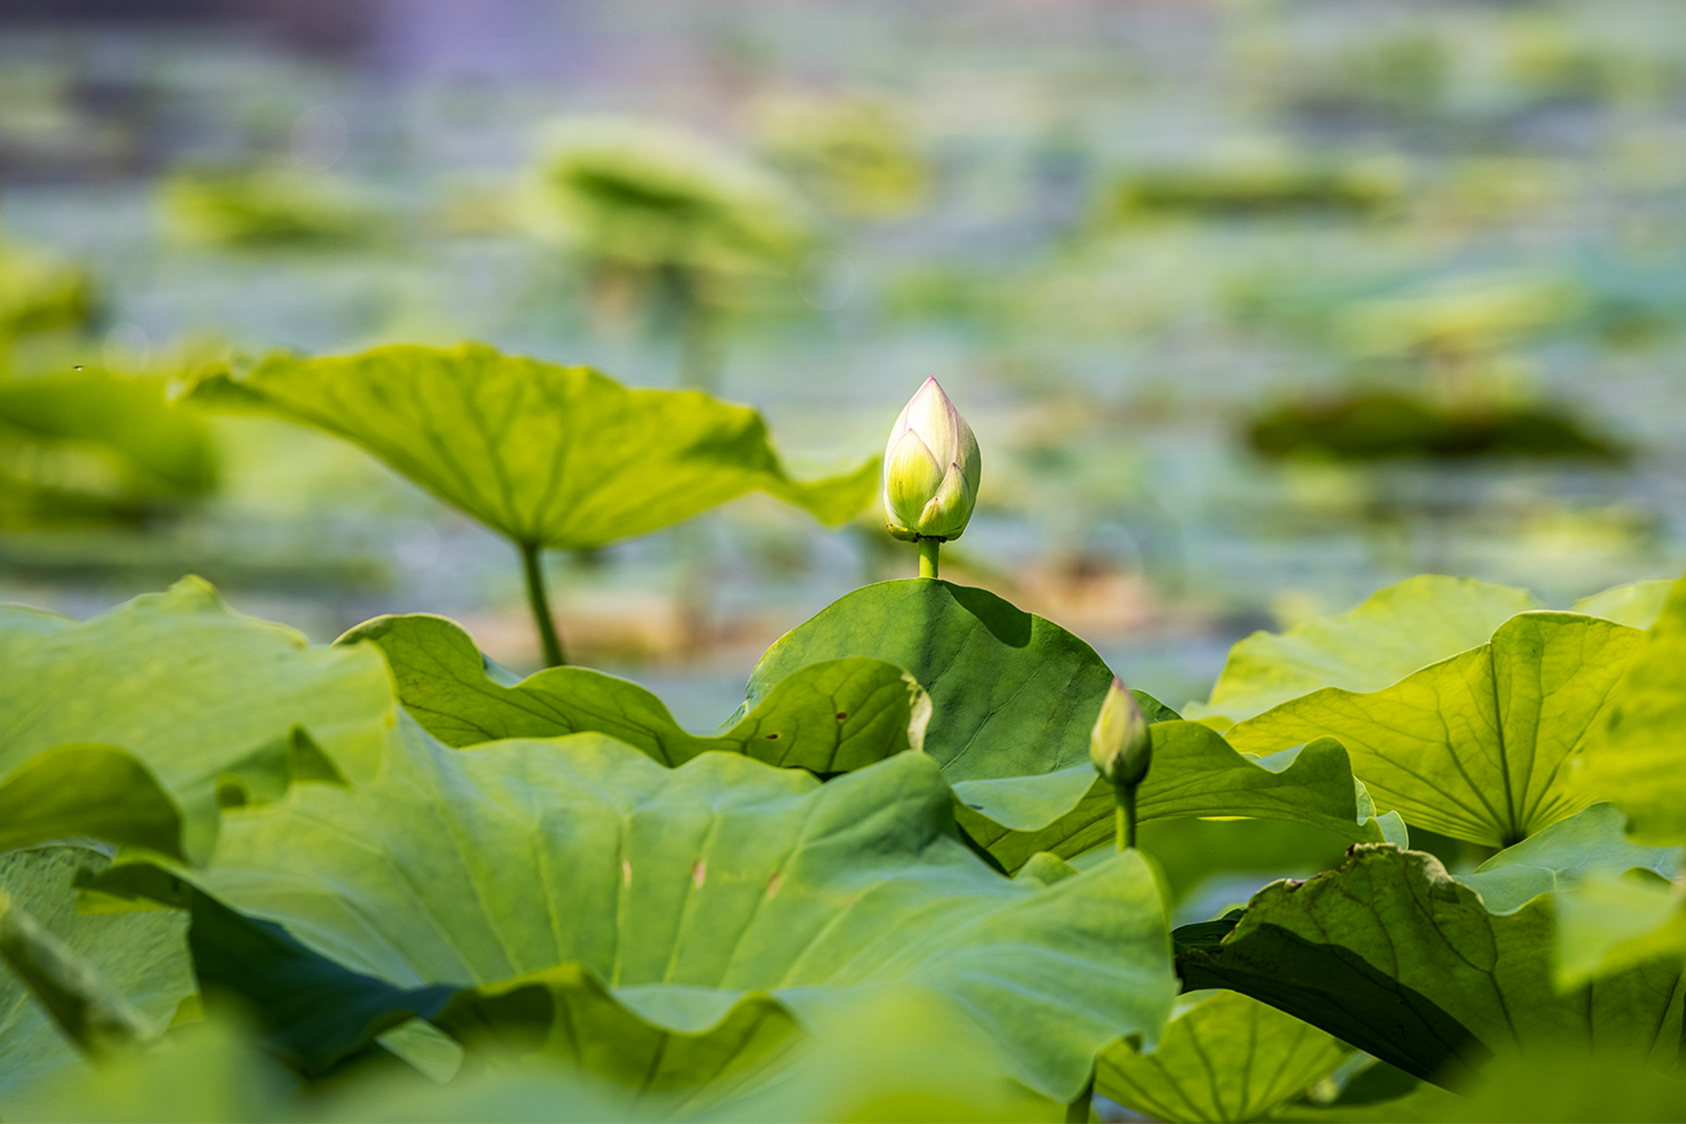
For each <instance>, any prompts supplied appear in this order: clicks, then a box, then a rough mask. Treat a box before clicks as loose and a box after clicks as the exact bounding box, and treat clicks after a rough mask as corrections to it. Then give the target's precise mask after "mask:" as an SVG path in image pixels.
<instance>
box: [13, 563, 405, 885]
mask: <svg viewBox="0 0 1686 1124" xmlns="http://www.w3.org/2000/svg"><path fill="white" fill-rule="evenodd" d="M0 667H4V668H5V669H6V674H5V675H4V676H3V677H0V847H15V846H20V845H22V844H26V843H30V842H34V841H37V840H41V839H51V838H56V837H60V836H65V835H78V834H82V835H93V836H96V837H100V838H104V839H108V840H110V841H111V842H114V843H124V844H133V845H137V846H144V847H149V848H152V849H153V850H156V851H159V852H162V853H164V854H169V855H173V856H176V857H186V858H190V859H193V860H195V861H200V860H203V858H204V857H205V856H206V855H207V854H208V853H209V851H210V848H211V845H212V843H213V841H214V840H215V838H216V833H217V801H218V788H219V785H221V786H223V787H224V789H225V791H227V790H228V789H229V787H230V786H232V787H233V788H234V789H241V788H243V789H244V790H245V791H246V792H248V793H250V794H252V795H254V796H258V797H268V796H274V795H277V794H279V793H280V792H281V791H282V790H284V789H285V788H286V787H287V785H288V784H290V783H291V782H292V781H293V780H339V779H351V780H357V779H359V778H363V777H367V776H369V775H370V774H372V773H373V772H375V770H376V768H377V767H378V764H379V761H380V758H381V753H382V750H383V747H384V745H385V739H386V736H387V734H388V732H389V730H390V728H391V723H392V718H393V714H394V713H395V711H396V707H395V706H394V704H393V699H392V686H391V681H390V680H389V679H388V677H387V672H386V668H385V666H384V665H383V663H382V661H381V658H380V653H378V652H376V651H374V650H373V649H372V648H367V647H362V648H357V647H353V648H345V649H340V650H329V649H322V648H311V647H308V646H307V645H306V643H305V640H304V637H302V636H300V635H299V634H298V633H296V632H293V631H292V630H291V629H287V628H283V627H281V626H279V625H272V624H267V623H265V622H262V621H256V620H253V619H251V618H249V617H243V616H241V615H239V614H237V613H233V612H230V611H229V610H228V609H227V608H226V607H224V605H223V604H222V602H221V601H220V600H218V598H217V595H216V593H215V591H213V590H212V589H211V587H210V586H209V585H207V584H205V583H204V582H203V581H200V580H199V579H198V578H187V579H184V580H183V581H181V582H178V583H177V584H176V585H175V586H174V587H173V588H171V589H170V591H169V592H168V593H159V594H148V595H146V596H143V597H138V598H136V599H135V600H133V601H130V602H127V603H126V604H123V605H120V606H118V607H117V608H115V609H113V610H111V611H110V612H107V613H104V614H102V615H100V616H97V617H94V618H92V619H90V620H87V621H83V622H77V621H73V620H69V619H67V618H64V617H58V616H54V615H53V614H51V613H43V612H40V611H37V610H32V609H23V608H19V607H12V606H0Z"/></svg>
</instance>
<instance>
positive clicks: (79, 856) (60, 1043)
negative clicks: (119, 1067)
mask: <svg viewBox="0 0 1686 1124" xmlns="http://www.w3.org/2000/svg"><path fill="white" fill-rule="evenodd" d="M109 862H110V860H109V859H108V858H107V857H106V855H105V854H104V853H103V852H100V851H96V850H93V849H92V848H89V847H83V846H65V845H58V846H45V847H28V848H23V849H21V850H16V851H7V852H5V853H3V854H0V900H5V901H7V902H8V903H9V905H10V907H11V910H14V911H15V913H14V914H12V915H11V916H7V915H6V912H5V911H0V956H3V958H4V960H5V961H6V962H7V964H9V965H10V967H5V966H0V1111H4V1112H6V1113H7V1118H8V1119H12V1118H13V1112H12V1106H11V1097H12V1096H13V1095H14V1094H15V1093H16V1091H17V1090H18V1089H20V1088H22V1087H24V1086H26V1085H29V1084H31V1083H33V1082H36V1081H40V1080H43V1079H45V1078H46V1077H47V1076H48V1075H50V1074H54V1073H57V1072H60V1071H62V1070H65V1069H68V1068H71V1067H75V1066H77V1065H79V1063H80V1060H81V1057H82V1054H81V1051H80V1050H79V1049H78V1047H77V1046H76V1045H73V1044H72V1041H71V1039H70V1038H69V1037H67V1033H66V1030H65V1029H61V1023H60V1022H59V1021H55V1016H54V1014H52V1013H49V1008H48V1005H47V1004H49V1003H52V1004H54V1005H55V1006H56V1007H57V1008H58V1015H59V1018H60V1019H61V1020H62V1021H63V1022H64V1023H66V1024H68V1025H69V1027H70V1028H71V1030H73V1031H75V1032H76V1033H78V1034H79V1035H81V1036H83V1037H84V1038H85V1039H91V1041H92V1042H93V1043H94V1044H99V1043H100V1042H101V1041H103V1040H104V1039H105V1038H107V1037H109V1032H110V1028H111V1027H112V1024H114V1023H115V1024H118V1027H117V1029H118V1030H119V1031H120V1029H121V1024H123V1023H131V1024H135V1025H145V1026H149V1027H152V1028H156V1029H161V1028H162V1027H163V1026H164V1024H165V1023H167V1022H168V1021H169V1020H170V1016H171V1014H172V1013H173V1012H174V1011H175V1009H176V1006H177V1004H178V1003H179V1002H180V1001H181V1000H182V999H183V998H184V997H185V996H187V995H190V994H192V992H193V990H194V981H193V971H192V968H191V967H190V965H189V963H188V958H187V941H186V936H187V920H186V918H184V917H182V916H181V915H180V914H178V913H176V912H174V911H170V910H147V911H144V912H139V913H117V914H101V915H87V914H82V913H78V912H77V910H76V888H75V886H74V884H73V883H74V880H75V878H76V877H77V874H78V872H79V871H81V870H84V869H87V870H95V871H97V870H100V869H102V868H104V867H105V866H106V865H107V864H108V863H109ZM43 933H44V935H43ZM15 946H16V947H15ZM20 959H21V961H22V963H20ZM20 969H21V973H23V974H20ZM25 974H27V976H29V977H30V978H32V982H33V990H34V992H35V993H34V994H32V987H31V986H30V985H28V984H26V983H25ZM43 993H44V994H43Z"/></svg>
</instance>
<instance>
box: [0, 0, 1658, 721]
mask: <svg viewBox="0 0 1686 1124" xmlns="http://www.w3.org/2000/svg"><path fill="white" fill-rule="evenodd" d="M1683 267H1686V8H1682V7H1681V6H1680V5H1679V4H1677V3H1673V2H1669V0H1579V2H1546V0H1537V2H1536V0H1509V2H1499V0H1490V2H1465V3H1453V2H1427V0H1423V2H1414V3H1408V4H1405V3H1396V2H1394V3H1382V2H1366V0H1338V2H1331V0H1280V2H1268V0H1226V2H1199V0H1036V2H1030V0H1012V2H1009V0H967V2H966V3H965V4H934V3H929V4H928V3H906V2H901V0H876V2H866V3H850V4H823V5H822V4H818V3H798V2H791V0H784V2H779V0H706V2H705V0H690V2H679V0H636V2H631V3H609V2H608V0H476V2H474V3H457V2H452V0H363V2H356V3H353V2H343V3H329V2H327V0H156V2H147V3H132V2H131V3H123V2H119V0H106V2H100V0H12V2H10V3H8V4H6V5H5V6H4V7H3V8H0V599H7V600H21V601H27V602H30V603H34V604H41V605H47V606H51V607H54V608H58V609H60V610H62V611H66V612H70V613H72V614H75V615H85V614H87V613H90V612H92V611H94V610H96V609H98V608H101V607H104V606H106V605H108V604H110V603H113V602H115V601H117V600H119V599H122V598H124V597H127V596H130V595H132V594H134V593H136V592H139V591H142V590H147V589H156V588H159V587H161V586H162V585H164V584H165V583H167V582H168V581H171V580H173V579H174V578H176V577H178V576H180V575H181V574H182V573H184V572H188V571H192V572H197V573H200V574H202V575H204V576H205V577H207V578H209V579H210V580H212V581H213V582H215V583H216V584H217V585H218V586H219V587H220V588H221V589H222V590H223V591H224V593H225V595H226V596H227V597H228V598H229V599H230V601H231V602H232V603H233V604H234V605H235V606H237V607H239V608H241V609H243V610H245V611H248V612H252V613H255V614H258V615H262V616H266V617H270V618H273V619H280V620H285V621H289V622H291V623H294V624H296V625H298V626H299V627H301V628H303V629H304V630H305V631H306V632H308V633H309V634H310V635H311V636H312V637H313V638H315V639H318V640H326V639H331V638H332V637H333V636H335V635H337V634H338V633H339V632H340V631H341V630H342V629H344V628H345V627H347V626H349V625H351V624H353V623H356V622H358V621H361V620H363V619H366V618H368V617H370V616H372V615H375V614H377V613H381V612H409V611H431V612H440V613H445V614H448V615H450V616H453V617H455V618H457V619H459V620H461V621H462V622H463V623H464V624H465V625H466V626H467V627H468V628H469V629H470V630H471V631H472V632H473V633H474V635H475V636H476V638H477V639H478V641H479V642H480V644H481V646H482V647H483V648H484V649H485V650H486V651H487V652H489V653H490V654H492V655H493V656H494V657H495V658H497V659H499V660H501V661H503V662H505V663H506V664H508V665H510V666H512V667H516V668H530V667H532V666H535V664H536V660H537V651H536V648H535V645H534V641H533V638H532V634H531V629H530V623H529V621H528V620H527V619H526V616H525V607H524V604H523V602H522V592H521V589H520V586H519V571H518V568H517V567H516V566H515V564H514V561H513V559H512V558H511V557H509V548H508V547H507V546H506V545H505V544H504V543H502V542H501V541H499V540H497V539H496V538H494V537H493V536H492V535H490V534H489V533H487V532H485V531H482V530H480V529H478V528H477V527H476V526H474V525H473V524H471V523H470V522H469V521H468V520H467V519H466V518H463V517H460V516H458V515H456V514H454V513H452V512H450V511H447V510H445V509H443V508H442V507H441V506H440V505H439V504H437V503H436V502H434V501H433V500H431V499H430V498H428V497H427V496H425V495H423V494H421V493H419V492H418V491H416V490H415V489H414V488H413V487H411V486H410V485H408V484H405V483H404V482H402V481H400V480H398V479H397V478H395V477H394V476H393V475H392V474H390V473H388V472H387V471H385V470H384V469H382V468H381V467H380V466H378V465H377V464H375V463H374V462H372V461H371V460H370V459H368V458H367V457H365V456H364V455H363V454H361V453H359V452H358V451H356V450H354V449H352V448H350V447H349V446H346V445H343V444H340V443H337V442H335V441H333V440H331V439H329V438H327V437H324V436H321V435H319V434H316V433H311V432H306V431H304V430H302V429H297V428H292V427H289V426H286V425H283V424H281V423H277V422H271V421H263V420H258V419H244V418H208V417H201V416H198V415H195V414H191V413H188V412H186V411H185V410H181V409H178V408H176V407H173V406H170V405H168V404H167V403H166V395H165V388H166V385H167V384H168V382H169V380H171V379H173V378H178V377H180V376H182V375H184V374H187V373H190V372H192V371H193V370H195V369H196V368H197V367H198V366H200V365H202V364H204V363H207V362H211V361H215V360H217V359H218V358H220V357H222V356H225V355H227V354H228V353H229V352H230V351H231V350H232V351H237V352H241V353H246V354H253V355H255V354H261V353H263V352H264V351H267V350H269V349H272V348H277V347H286V348H293V349H297V350H302V351H307V352H343V351H350V350H355V349H359V348H362V347H365V346H369V345H373V344H377V343H386V342H396V341H415V342H425V343H440V344H444V343H452V342H455V341H457V340H459V339H465V338H470V339H480V340H485V341H487V342H490V343H493V344H495V345H497V346H498V347H500V348H503V349H505V350H509V351H521V352H527V353H531V354H534V355H538V356H542V357H545V358H548V359H554V360H558V361H564V362H584V363H590V364H594V365H597V366H599V367H600V368H602V369H603V370H605V371H606V372H608V373H610V374H612V375H614V376H615V377H617V378H619V379H621V380H623V381H625V382H629V383H634V384H642V385H654V386H673V385H679V384H680V383H682V382H683V383H686V384H690V385H701V386H706V387H710V388H713V389H715V390H716V391H717V392H718V393H719V394H721V395H722V396H724V397H726V398H728V399H731V400H734V401H741V402H745V403H749V404H752V405H755V406H757V407H759V408H760V409H762V410H763V411H764V412H765V414H766V415H767V417H768V419H769V421H770V423H771V425H772V427H773V432H774V435H775V438H776V440H777V441H778V443H779V445H780V447H781V449H782V450H783V451H784V452H785V454H786V456H787V458H788V460H789V461H790V462H791V464H792V466H793V467H794V468H795V469H796V470H797V471H798V472H801V473H804V474H806V475H817V474H819V473H821V472H825V471H830V470H834V469H840V468H842V467H844V466H846V465H848V464H851V463H856V462H858V461H859V460H860V459H861V458H862V457H864V456H867V455H870V454H872V453H875V452H877V451H878V450H879V449H881V448H882V444H883V441H884V438H885V435H886V434H887V432H888V427H889V425H890V423H891V421H892V420H893V419H894V417H895V415H896V412H897V411H898V410H899V409H900V407H901V405H902V404H903V403H904V402H905V401H906V399H907V398H908V396H909V395H911V394H912V392H913V391H914V390H915V389H916V388H917V387H918V385H919V384H920V382H921V381H922V380H923V379H924V378H926V377H927V376H930V375H935V376H936V377H937V378H938V379H940V380H941V381H942V383H943V385H944V387H945V388H946V389H947V391H948V393H949V394H950V396H951V397H952V398H953V399H954V401H955V402H956V403H957V404H958V406H959V407H960V409H961V410H962V411H963V412H964V413H965V415H966V417H967V418H968V419H969V420H970V422H971V424H972V425H973V428H974V429H975V430H976V432H977V435H978V438H979V441H980V442H981V445H982V449H983V457H984V461H985V467H984V477H983V486H982V491H981V498H980V505H979V509H978V514H977V516H976V517H975V518H974V520H973V522H972V524H971V527H970V529H969V530H968V531H967V533H966V536H965V538H964V539H963V540H961V541H960V542H958V543H956V544H953V545H952V546H950V547H949V548H948V549H947V550H945V552H944V576H945V577H952V578H954V579H956V580H962V581H967V582H972V583H976V584H982V585H987V586H989V587H991V588H993V589H995V590H997V591H998V592H1000V593H1002V594H1003V595H1005V596H1008V597H1010V598H1012V599H1013V600H1015V601H1017V602H1018V603H1019V604H1021V605H1023V606H1025V607H1026V608H1030V609H1032V610H1034V611H1037V612H1040V613H1043V614H1044V615H1046V616H1049V617H1051V618H1053V619H1054V620H1056V621H1058V622H1059V623H1061V624H1063V625H1065V626H1066V627H1068V628H1070V629H1072V630H1074V631H1076V632H1077V633H1079V634H1080V635H1082V636H1084V637H1085V638H1086V639H1088V640H1090V641H1091V642H1092V643H1093V644H1095V646H1096V647H1097V648H1098V649H1099V650H1100V651H1101V653H1102V655H1103V656H1105V657H1106V658H1107V659H1108V661H1109V662H1110V663H1112V665H1113V666H1114V668H1115V669H1116V670H1118V671H1120V672H1121V673H1122V674H1123V675H1124V676H1125V677H1126V678H1127V679H1128V680H1129V681H1130V682H1131V684H1132V685H1134V686H1137V687H1140V688H1142V689H1144V690H1147V691H1149V692H1151V693H1153V694H1155V695H1157V696H1159V697H1161V698H1163V699H1164V700H1165V701H1166V702H1168V703H1170V704H1171V705H1173V706H1177V705H1180V704H1181V703H1183V702H1184V701H1186V700H1188V699H1190V698H1196V697H1204V696H1205V694H1206V691H1207V688H1208V687H1209V685H1210V683H1211V680H1212V678H1213V677H1214V676H1215V675H1216V673H1217V670H1218V669H1219V667H1220V666H1221V664H1222V660H1223V656H1224V653H1225V652H1226V650H1227V648H1228V646H1229V644H1230V643H1232V642H1233V641H1234V640H1235V639H1237V638H1239V637H1240V636H1242V635H1245V634H1246V633H1247V632H1249V631H1251V630H1253V629H1255V628H1260V627H1277V626H1280V625H1286V624H1291V623H1293V622H1294V621H1296V620H1298V619H1301V618H1303V617H1305V616H1308V615H1312V614H1316V613H1320V612H1327V611H1332V610H1337V609H1340V608H1343V607H1345V606H1347V605H1349V604H1351V603H1353V602H1355V601H1357V600H1358V599H1359V598H1361V597H1362V596H1364V595H1365V594H1367V593H1369V592H1370V591H1371V590H1373V589H1375V588H1376V587H1378V586H1381V585H1383V584H1386V583H1389V582H1392V581H1395V580H1398V579H1400V578H1403V577H1406V576H1408V575H1410V574H1414V573H1417V572H1421V571H1438V572H1446V573H1455V574H1469V575H1473V576H1477V577H1481V578H1485V579H1488V580H1492V581H1499V582H1505V583H1510V584H1515V585H1523V586H1527V587H1529V588H1532V589H1534V590H1535V591H1536V592H1537V593H1539V594H1540V595H1541V596H1542V597H1544V598H1545V599H1546V600H1547V601H1548V603H1551V604H1558V605H1567V603H1568V602H1569V601H1571V600H1573V599H1574V598H1576V597H1579V596H1582V595H1585V594H1588V593H1591V592H1594V591H1596V590H1598V589H1601V588H1604V587H1606V586H1609V585H1613V584H1616V583H1618V582H1623V581H1629V580H1633V579H1636V578H1643V577H1657V576H1668V575H1672V574H1675V573H1678V572H1679V571H1680V569H1681V568H1682V567H1683V566H1686V471H1683V469H1686V411H1682V410H1681V409H1680V408H1679V403H1681V402H1682V400H1683V398H1682V393H1683V390H1686V350H1683V349H1682V347H1681V343H1682V340H1683V337H1686V269H1683ZM553 567H554V571H555V572H554V574H553V578H554V582H555V587H556V590H557V595H558V616H559V617H560V619H561V622H562V626H563V629H564V633H565V635H566V636H567V639H568V643H569V645H570V649H571V651H572V652H573V653H575V654H576V655H577V658H579V659H580V660H582V661H583V662H587V663H591V664H594V665H596V666H601V667H606V668H608V669H611V670H615V671H617V672H620V673H622V674H626V675H628V676H630V677H632V678H635V679H638V680H639V681H641V682H644V683H645V684H646V685H649V686H651V687H652V688H654V689H655V690H657V691H658V692H659V693H661V694H662V695H663V696H664V697H666V698H668V699H669V700H670V702H671V703H672V705H673V706H674V709H675V712H676V713H677V715H678V716H679V718H680V719H681V721H683V722H685V723H687V724H688V725H691V726H693V727H696V728H699V729H706V728H710V727H712V726H713V725H714V724H715V723H716V722H717V721H719V720H720V719H722V718H724V717H725V716H726V715H727V714H729V713H730V712H731V711H732V709H733V708H734V706H735V705H736V702H737V701H738V699H740V698H741V692H742V685H743V681H744V678H745V676H746V674H747V671H748V669H749V667H750V666H751V665H752V664H753V662H754V660H755V658H756V656H757V655H758V654H759V653H760V651H761V650H762V649H763V648H764V647H765V646H766V644H767V643H769V642H770V641H771V640H773V639H774V638H776V637H777V636H778V635H779V634H781V633H782V632H783V631H785V630H786V629H788V628H790V627H792V626H794V625H795V624H797V623H798V622H800V621H801V620H803V619H805V618H806V617H807V616H809V615H811V614H812V613H814V612H815V611H817V610H818V609H820V608H821V607H822V606H824V605H825V604H826V603H828V602H829V601H831V600H832V599H834V598H835V597H837V596H839V595H841V594H842V593H844V592H846V591H847V590H848V589H850V588H852V587H854V586H856V585H858V584H860V583H862V582H865V581H869V580H876V579H878V578H882V577H888V576H910V575H912V574H913V573H914V572H915V567H916V562H915V556H914V553H913V551H912V549H911V548H909V547H906V546H905V545H904V544H898V543H895V542H893V541H892V540H891V539H890V538H889V537H888V535H886V534H885V533H884V531H883V523H882V519H881V517H880V515H879V514H878V513H876V512H870V511H869V512H868V513H866V514H865V515H863V516H862V518H861V519H860V520H859V521H858V523H857V524H856V525H854V526H851V527H847V528H845V529H843V530H839V531H823V530H820V529H818V528H817V527H816V526H815V525H814V524H813V523H812V522H811V521H809V520H807V519H806V517H804V516H802V515H800V514H799V513H796V512H793V511H789V510H787V509H784V508H781V507H779V506H778V505H777V504H776V503H774V502H772V501H770V500H765V499H763V498H757V497H750V498H748V499H745V500H740V501H738V502H736V503H734V504H732V505H730V506H728V507H727V508H726V509H724V510H723V511H721V512H719V513H717V514H714V515H710V516H706V517H704V518H702V519H700V520H698V521H696V522H695V523H693V524H691V525H688V526H685V527H681V528H678V529H676V530H674V531H671V532H666V533H662V534H657V535H654V536H651V537H649V538H646V539H641V540H638V541H636V542H632V543H629V544H625V545H622V546H615V547H610V548H607V549H605V550H602V551H599V552H596V553H594V554H591V555H589V556H577V557H566V556H563V557H557V558H555V559H554V560H553Z"/></svg>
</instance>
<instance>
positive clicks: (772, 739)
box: [767, 734, 779, 742]
mask: <svg viewBox="0 0 1686 1124" xmlns="http://www.w3.org/2000/svg"><path fill="white" fill-rule="evenodd" d="M767 740H768V741H770V742H776V741H778V740H779V736H778V735H777V734H768V735H767Z"/></svg>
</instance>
